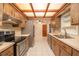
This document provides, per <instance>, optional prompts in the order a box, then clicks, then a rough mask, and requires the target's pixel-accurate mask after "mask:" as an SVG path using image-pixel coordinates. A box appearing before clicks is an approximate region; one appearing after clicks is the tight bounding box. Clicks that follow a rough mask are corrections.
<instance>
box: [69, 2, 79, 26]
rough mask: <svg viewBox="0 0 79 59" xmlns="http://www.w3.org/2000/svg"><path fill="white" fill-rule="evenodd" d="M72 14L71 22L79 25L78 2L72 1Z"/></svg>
mask: <svg viewBox="0 0 79 59" xmlns="http://www.w3.org/2000/svg"><path fill="white" fill-rule="evenodd" d="M70 15H71V24H72V25H79V4H78V3H71V8H70Z"/></svg>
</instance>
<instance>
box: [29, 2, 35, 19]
mask: <svg viewBox="0 0 79 59" xmlns="http://www.w3.org/2000/svg"><path fill="white" fill-rule="evenodd" d="M30 6H31V8H32V12H33V14H34V17H35V18H36V15H35V12H34V8H33V5H32V3H30Z"/></svg>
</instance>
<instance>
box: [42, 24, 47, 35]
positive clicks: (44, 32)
mask: <svg viewBox="0 0 79 59" xmlns="http://www.w3.org/2000/svg"><path fill="white" fill-rule="evenodd" d="M42 35H43V36H47V24H43V25H42Z"/></svg>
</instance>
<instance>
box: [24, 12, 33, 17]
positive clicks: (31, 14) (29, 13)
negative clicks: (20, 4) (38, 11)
mask: <svg viewBox="0 0 79 59" xmlns="http://www.w3.org/2000/svg"><path fill="white" fill-rule="evenodd" d="M24 14H25V15H26V16H28V17H34V14H33V12H24Z"/></svg>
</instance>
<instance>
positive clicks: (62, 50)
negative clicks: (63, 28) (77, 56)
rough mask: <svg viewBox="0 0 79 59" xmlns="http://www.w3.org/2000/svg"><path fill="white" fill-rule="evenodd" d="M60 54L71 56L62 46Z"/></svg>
mask: <svg viewBox="0 0 79 59" xmlns="http://www.w3.org/2000/svg"><path fill="white" fill-rule="evenodd" d="M60 56H71V54H69V53H68V52H67V51H65V50H64V49H63V48H60Z"/></svg>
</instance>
